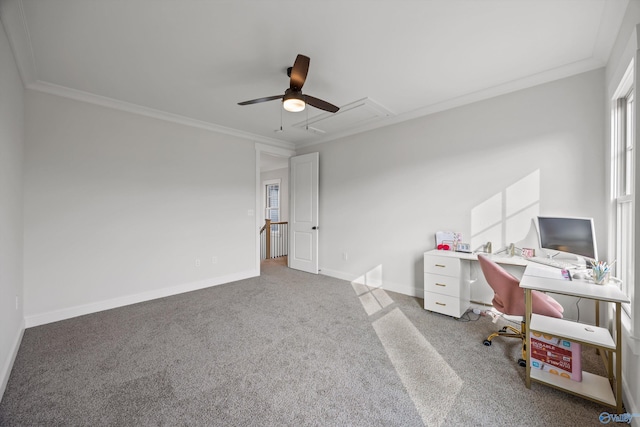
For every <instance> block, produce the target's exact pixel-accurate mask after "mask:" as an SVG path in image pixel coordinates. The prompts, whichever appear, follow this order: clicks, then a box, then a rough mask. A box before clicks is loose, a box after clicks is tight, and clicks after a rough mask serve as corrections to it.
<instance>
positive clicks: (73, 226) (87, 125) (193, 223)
mask: <svg viewBox="0 0 640 427" xmlns="http://www.w3.org/2000/svg"><path fill="white" fill-rule="evenodd" d="M26 93H27V95H26V148H25V171H24V172H25V182H24V186H25V196H24V198H25V203H24V227H25V232H24V254H25V255H24V264H25V269H24V271H25V274H24V281H25V302H26V303H25V316H26V323H27V326H33V325H37V324H42V323H47V322H51V321H54V320H59V319H62V318H67V317H72V316H76V315H80V314H85V313H90V312H94V311H98V310H102V309H106V308H111V307H116V306H120V305H125V304H129V303H133V302H137V301H142V300H147V299H150V298H156V297H161V296H165V295H170V294H174V293H179V292H183V291H188V290H192V289H197V288H202V287H206V286H211V285H215V284H219V283H224V282H228V281H231V280H235V279H240V278H244V277H250V276H255V275H257V274H259V272H258V271H257V270H256V268H255V265H256V260H255V253H256V247H255V245H256V243H255V234H254V233H255V217H253V216H249V214H248V211H249V210H251V211H253V210H255V201H256V195H255V180H256V176H255V174H256V171H255V167H256V166H255V148H254V144H253V143H251V142H250V141H247V140H242V139H239V138H236V137H232V136H226V135H221V134H216V133H213V132H209V131H206V130H201V129H195V128H190V127H186V126H182V125H178V124H173V123H168V122H163V121H160V120H155V119H151V118H148V117H144V116H139V115H134V114H129V113H126V112H122V111H116V110H112V109H108V108H103V107H99V106H95V105H91V104H85V103H82V102H78V101H74V100H70V99H65V98H60V97H56V96H53V95H47V94H43V93H39V92H33V91H27V92H26ZM214 256H215V257H217V263H216V264H214V263H213V257H214ZM196 259H200V266H196Z"/></svg>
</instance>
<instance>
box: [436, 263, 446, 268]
mask: <svg viewBox="0 0 640 427" xmlns="http://www.w3.org/2000/svg"><path fill="white" fill-rule="evenodd" d="M436 267H440V268H445V267H446V265H444V264H436Z"/></svg>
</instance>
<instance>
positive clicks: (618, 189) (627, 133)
mask: <svg viewBox="0 0 640 427" xmlns="http://www.w3.org/2000/svg"><path fill="white" fill-rule="evenodd" d="M634 117H635V99H634V87H633V63H632V64H630V65H629V68H628V69H627V72H626V73H625V75H624V77H623V79H622V82H621V83H620V86H619V87H618V90H617V91H616V94H615V96H614V100H613V112H612V120H611V137H612V146H611V147H612V150H611V153H612V156H611V159H612V162H611V182H612V197H613V205H614V210H615V212H614V215H613V221H614V222H615V224H614V225H615V227H612V230H613V229H614V230H615V245H614V246H613V247H614V250H615V254H614V257H615V259H616V265H615V274H616V276H617V277H618V278H620V280H622V284H621V289H622V291H623V292H624V293H625V294H626V295H627V296H631V289H633V286H634V281H633V274H634V272H633V268H634V265H633V259H634V257H633V247H634V242H633V193H634V190H635V189H634V179H635V170H634V161H633V156H634V152H633V151H634V146H635V120H634ZM623 306H624V309H625V311H626V312H627V313H628V314H631V313H630V310H631V308H630V306H629V305H628V304H624V305H623Z"/></svg>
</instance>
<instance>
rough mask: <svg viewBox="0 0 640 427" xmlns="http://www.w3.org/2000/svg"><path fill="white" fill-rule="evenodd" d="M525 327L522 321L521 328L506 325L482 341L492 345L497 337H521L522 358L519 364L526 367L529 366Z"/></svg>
mask: <svg viewBox="0 0 640 427" xmlns="http://www.w3.org/2000/svg"><path fill="white" fill-rule="evenodd" d="M525 328H526V325H525V323H524V322H521V324H520V329H518V328H514V327H513V326H505V327H503V328H502V329H500V330H499V331H498V332H494V333H492V334H491V335H489V336H488V337H487V338H485V340H484V341H483V342H482V343H483V344H484V345H486V346H490V345H491V341H492V340H493V339H494V338H496V337H505V338H517V339H519V340H520V341H521V342H522V358H521V359H518V365H520V366H522V367H526V366H527V344H526V342H525V340H526V334H525V331H526V329H525Z"/></svg>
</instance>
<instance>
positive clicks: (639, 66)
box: [605, 0, 640, 427]
mask: <svg viewBox="0 0 640 427" xmlns="http://www.w3.org/2000/svg"><path fill="white" fill-rule="evenodd" d="M638 24H640V2H638V1H637V0H634V1H630V2H629V5H628V7H627V12H626V14H625V17H624V20H623V23H622V26H621V28H620V32H619V33H618V38H617V39H616V42H615V45H614V48H613V50H612V53H611V56H610V58H609V63H608V65H607V69H606V88H607V92H606V100H605V101H606V104H605V105H606V106H607V109H606V111H605V123H606V124H607V130H609V129H610V126H609V124H610V123H609V120H610V118H609V111H610V109H609V106H610V105H611V104H610V102H611V100H612V99H613V95H614V92H615V90H616V89H617V87H618V85H619V84H620V81H621V78H622V75H623V74H624V72H625V70H626V69H627V66H628V65H629V63H630V61H631V60H635V71H636V74H635V75H636V77H635V85H636V90H635V93H636V96H635V99H638V90H637V87H638V84H639V83H640V78H639V77H638V76H640V63H639V60H640V51H638V49H639V48H640V44H639V43H638V34H639V31H638V30H637V27H636V26H637V25H638ZM634 58H635V59H634ZM638 114H640V111H639V110H638V109H637V108H636V129H640V120H638ZM607 134H608V133H607ZM638 138H639V133H638V132H636V147H638ZM638 156H639V154H638V152H637V150H636V161H635V164H636V187H635V188H636V194H637V192H638V191H639V190H640V174H639V173H638V169H637V168H638V166H640V162H639V161H638ZM607 173H609V172H608V170H607ZM607 200H610V199H607ZM636 200H637V199H636ZM637 206H638V204H637V202H635V208H634V209H636V211H635V224H636V234H635V247H634V250H635V261H636V262H635V266H636V267H635V285H634V289H635V292H634V294H633V295H632V300H631V305H632V313H633V317H634V318H633V319H631V318H629V316H627V314H626V313H625V312H623V313H622V319H623V329H622V330H623V334H622V335H623V354H622V362H623V365H622V369H623V378H624V381H623V384H622V385H623V388H624V397H625V406H626V409H627V412H630V413H636V414H637V413H640V312H639V311H638V310H640V306H639V302H640V292H639V291H638V289H640V285H639V283H640V267H638V266H639V265H640V263H639V262H638V261H640V226H639V225H640V210H638V209H637ZM610 215H613V211H610ZM614 232H615V230H613V229H612V230H610V233H614ZM609 259H610V258H609ZM633 423H634V425H635V426H636V427H638V426H640V419H639V418H637V417H636V418H634V420H633Z"/></svg>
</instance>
